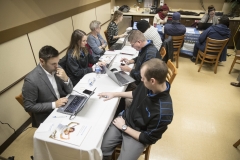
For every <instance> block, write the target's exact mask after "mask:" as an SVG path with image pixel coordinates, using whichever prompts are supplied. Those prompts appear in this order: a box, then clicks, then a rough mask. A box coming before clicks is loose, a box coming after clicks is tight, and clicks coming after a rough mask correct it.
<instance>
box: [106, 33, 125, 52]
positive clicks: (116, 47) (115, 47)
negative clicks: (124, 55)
mask: <svg viewBox="0 0 240 160" xmlns="http://www.w3.org/2000/svg"><path fill="white" fill-rule="evenodd" d="M127 39H128V35H127V36H126V37H125V38H124V41H123V43H114V44H113V45H112V46H111V47H110V48H109V50H111V51H114V50H121V49H122V48H123V47H124V46H125V44H126V42H127Z"/></svg>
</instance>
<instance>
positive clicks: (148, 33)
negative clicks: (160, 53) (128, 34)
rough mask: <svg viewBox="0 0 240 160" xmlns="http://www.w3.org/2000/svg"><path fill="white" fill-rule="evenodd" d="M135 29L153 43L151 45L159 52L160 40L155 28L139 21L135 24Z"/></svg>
mask: <svg viewBox="0 0 240 160" xmlns="http://www.w3.org/2000/svg"><path fill="white" fill-rule="evenodd" d="M137 29H138V30H139V31H141V32H142V33H143V34H144V36H145V38H146V39H147V40H152V41H153V45H154V46H155V47H156V48H157V50H160V48H161V46H162V40H161V37H160V35H159V33H158V31H157V28H155V27H153V26H150V24H149V23H148V21H146V20H141V21H139V22H138V23H137Z"/></svg>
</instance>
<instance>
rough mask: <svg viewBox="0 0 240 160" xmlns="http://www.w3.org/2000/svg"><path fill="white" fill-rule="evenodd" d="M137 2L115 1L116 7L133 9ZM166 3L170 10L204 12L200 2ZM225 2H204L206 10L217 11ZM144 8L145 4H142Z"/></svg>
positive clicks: (215, 0) (196, 0)
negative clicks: (210, 6)
mask: <svg viewBox="0 0 240 160" xmlns="http://www.w3.org/2000/svg"><path fill="white" fill-rule="evenodd" d="M136 2H137V1H136V0H115V5H116V6H122V5H123V4H126V5H128V6H129V7H133V5H134V4H137V3H136ZM165 3H166V4H167V5H168V6H169V7H170V9H181V10H203V9H202V7H201V4H200V0H165ZM223 3H224V0H211V1H209V0H203V4H204V7H205V9H207V7H208V6H209V5H211V4H212V5H214V6H215V8H216V10H218V11H221V10H222V7H223ZM140 7H143V4H140Z"/></svg>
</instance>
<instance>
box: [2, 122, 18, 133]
mask: <svg viewBox="0 0 240 160" xmlns="http://www.w3.org/2000/svg"><path fill="white" fill-rule="evenodd" d="M0 122H1V123H2V124H7V125H8V126H9V127H10V128H11V129H13V131H14V132H16V130H15V129H14V128H13V127H12V126H11V125H10V124H8V123H3V122H2V121H0Z"/></svg>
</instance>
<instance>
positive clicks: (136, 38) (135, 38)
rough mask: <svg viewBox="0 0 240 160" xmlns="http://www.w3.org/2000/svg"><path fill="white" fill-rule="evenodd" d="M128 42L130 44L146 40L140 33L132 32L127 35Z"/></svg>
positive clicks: (137, 31)
mask: <svg viewBox="0 0 240 160" xmlns="http://www.w3.org/2000/svg"><path fill="white" fill-rule="evenodd" d="M128 41H129V42H130V43H131V42H137V41H146V38H145V36H144V35H143V33H142V32H141V31H139V30H132V31H131V32H130V34H129V37H128Z"/></svg>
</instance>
